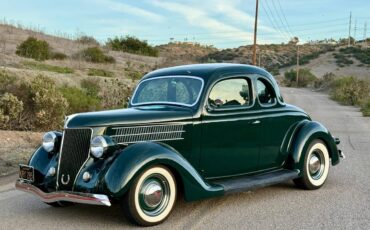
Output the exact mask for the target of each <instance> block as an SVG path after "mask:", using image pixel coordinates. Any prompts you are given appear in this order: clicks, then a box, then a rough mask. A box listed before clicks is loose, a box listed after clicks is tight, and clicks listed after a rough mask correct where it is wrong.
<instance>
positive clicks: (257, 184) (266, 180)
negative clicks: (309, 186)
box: [213, 169, 299, 194]
mask: <svg viewBox="0 0 370 230" xmlns="http://www.w3.org/2000/svg"><path fill="white" fill-rule="evenodd" d="M298 174H299V171H293V170H287V169H281V170H278V171H273V172H268V173H264V174H258V175H254V176H242V177H237V178H232V179H223V180H215V181H213V183H214V184H216V185H220V186H222V187H223V188H224V191H225V194H230V193H237V192H244V191H249V190H254V189H257V188H262V187H266V186H269V185H274V184H279V183H281V182H284V181H287V180H292V179H295V178H297V177H298Z"/></svg>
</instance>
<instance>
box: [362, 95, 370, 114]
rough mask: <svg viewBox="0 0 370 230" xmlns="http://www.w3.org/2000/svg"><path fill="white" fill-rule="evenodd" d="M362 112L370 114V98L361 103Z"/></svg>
mask: <svg viewBox="0 0 370 230" xmlns="http://www.w3.org/2000/svg"><path fill="white" fill-rule="evenodd" d="M361 112H362V114H363V115H364V116H367V117H369V116H370V99H367V100H366V101H364V102H363V103H362V105H361Z"/></svg>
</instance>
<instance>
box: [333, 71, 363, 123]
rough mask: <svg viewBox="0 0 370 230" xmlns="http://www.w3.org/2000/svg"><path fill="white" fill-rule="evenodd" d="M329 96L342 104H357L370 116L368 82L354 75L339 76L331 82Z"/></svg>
mask: <svg viewBox="0 0 370 230" xmlns="http://www.w3.org/2000/svg"><path fill="white" fill-rule="evenodd" d="M330 97H331V98H332V99H333V100H335V101H338V102H339V103H341V104H343V105H353V106H359V107H360V108H361V111H362V113H363V115H364V116H370V82H369V80H362V79H357V78H355V77H352V76H350V77H339V78H335V79H334V80H333V81H332V82H331V87H330Z"/></svg>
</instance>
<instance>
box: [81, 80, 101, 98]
mask: <svg viewBox="0 0 370 230" xmlns="http://www.w3.org/2000/svg"><path fill="white" fill-rule="evenodd" d="M81 88H83V89H84V90H86V93H87V95H89V96H92V97H98V95H99V91H100V89H101V88H100V81H99V79H82V80H81Z"/></svg>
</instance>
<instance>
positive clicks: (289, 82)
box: [284, 69, 317, 87]
mask: <svg viewBox="0 0 370 230" xmlns="http://www.w3.org/2000/svg"><path fill="white" fill-rule="evenodd" d="M316 80H317V78H316V76H315V75H314V74H313V73H311V71H310V70H309V69H299V74H298V87H307V86H310V85H313V84H314V82H315V81H316ZM284 83H285V85H286V86H288V87H293V86H297V71H296V70H294V69H291V70H289V71H286V72H285V73H284Z"/></svg>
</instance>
